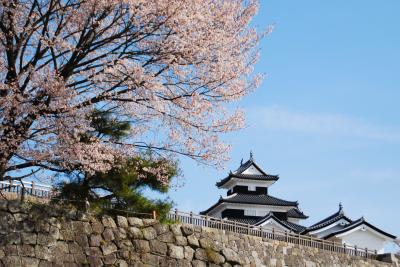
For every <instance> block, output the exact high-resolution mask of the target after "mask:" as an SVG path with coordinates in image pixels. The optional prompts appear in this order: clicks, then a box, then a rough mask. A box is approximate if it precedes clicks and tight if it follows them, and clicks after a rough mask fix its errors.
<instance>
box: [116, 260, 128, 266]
mask: <svg viewBox="0 0 400 267" xmlns="http://www.w3.org/2000/svg"><path fill="white" fill-rule="evenodd" d="M115 266H116V267H128V263H127V262H126V261H124V260H117V261H116V262H115Z"/></svg>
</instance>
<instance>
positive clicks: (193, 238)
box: [187, 235, 200, 247]
mask: <svg viewBox="0 0 400 267" xmlns="http://www.w3.org/2000/svg"><path fill="white" fill-rule="evenodd" d="M187 241H188V243H189V245H190V246H192V247H199V246H200V244H199V240H198V239H197V237H196V236H195V235H189V236H187Z"/></svg>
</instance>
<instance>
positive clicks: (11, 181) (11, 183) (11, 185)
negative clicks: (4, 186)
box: [9, 178, 13, 192]
mask: <svg viewBox="0 0 400 267" xmlns="http://www.w3.org/2000/svg"><path fill="white" fill-rule="evenodd" d="M12 187H13V180H12V179H11V178H10V191H9V192H12Z"/></svg>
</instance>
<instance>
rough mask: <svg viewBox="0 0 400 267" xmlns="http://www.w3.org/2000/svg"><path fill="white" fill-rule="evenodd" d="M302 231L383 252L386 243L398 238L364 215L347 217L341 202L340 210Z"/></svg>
mask: <svg viewBox="0 0 400 267" xmlns="http://www.w3.org/2000/svg"><path fill="white" fill-rule="evenodd" d="M301 233H302V234H309V235H312V236H315V237H318V238H323V239H327V240H331V241H335V242H339V243H342V244H343V245H344V244H347V245H351V246H357V247H360V248H365V247H367V248H368V249H372V250H376V251H377V252H378V253H383V252H384V247H385V245H386V244H387V243H389V242H394V241H395V239H396V237H395V236H394V235H391V234H389V233H387V232H385V231H383V230H381V229H379V228H378V227H376V226H374V225H372V224H371V223H369V222H367V221H366V220H365V219H364V218H363V217H362V218H360V219H358V220H355V221H353V220H351V219H350V218H348V217H346V215H345V214H344V210H343V206H342V205H341V204H339V211H337V212H336V213H334V214H332V215H331V216H329V217H327V218H325V219H323V220H322V221H319V222H317V223H316V224H314V225H311V226H310V227H308V228H307V229H305V230H303V231H302V232H301Z"/></svg>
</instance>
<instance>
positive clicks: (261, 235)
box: [260, 225, 263, 237]
mask: <svg viewBox="0 0 400 267" xmlns="http://www.w3.org/2000/svg"><path fill="white" fill-rule="evenodd" d="M260 237H263V234H262V227H261V225H260Z"/></svg>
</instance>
